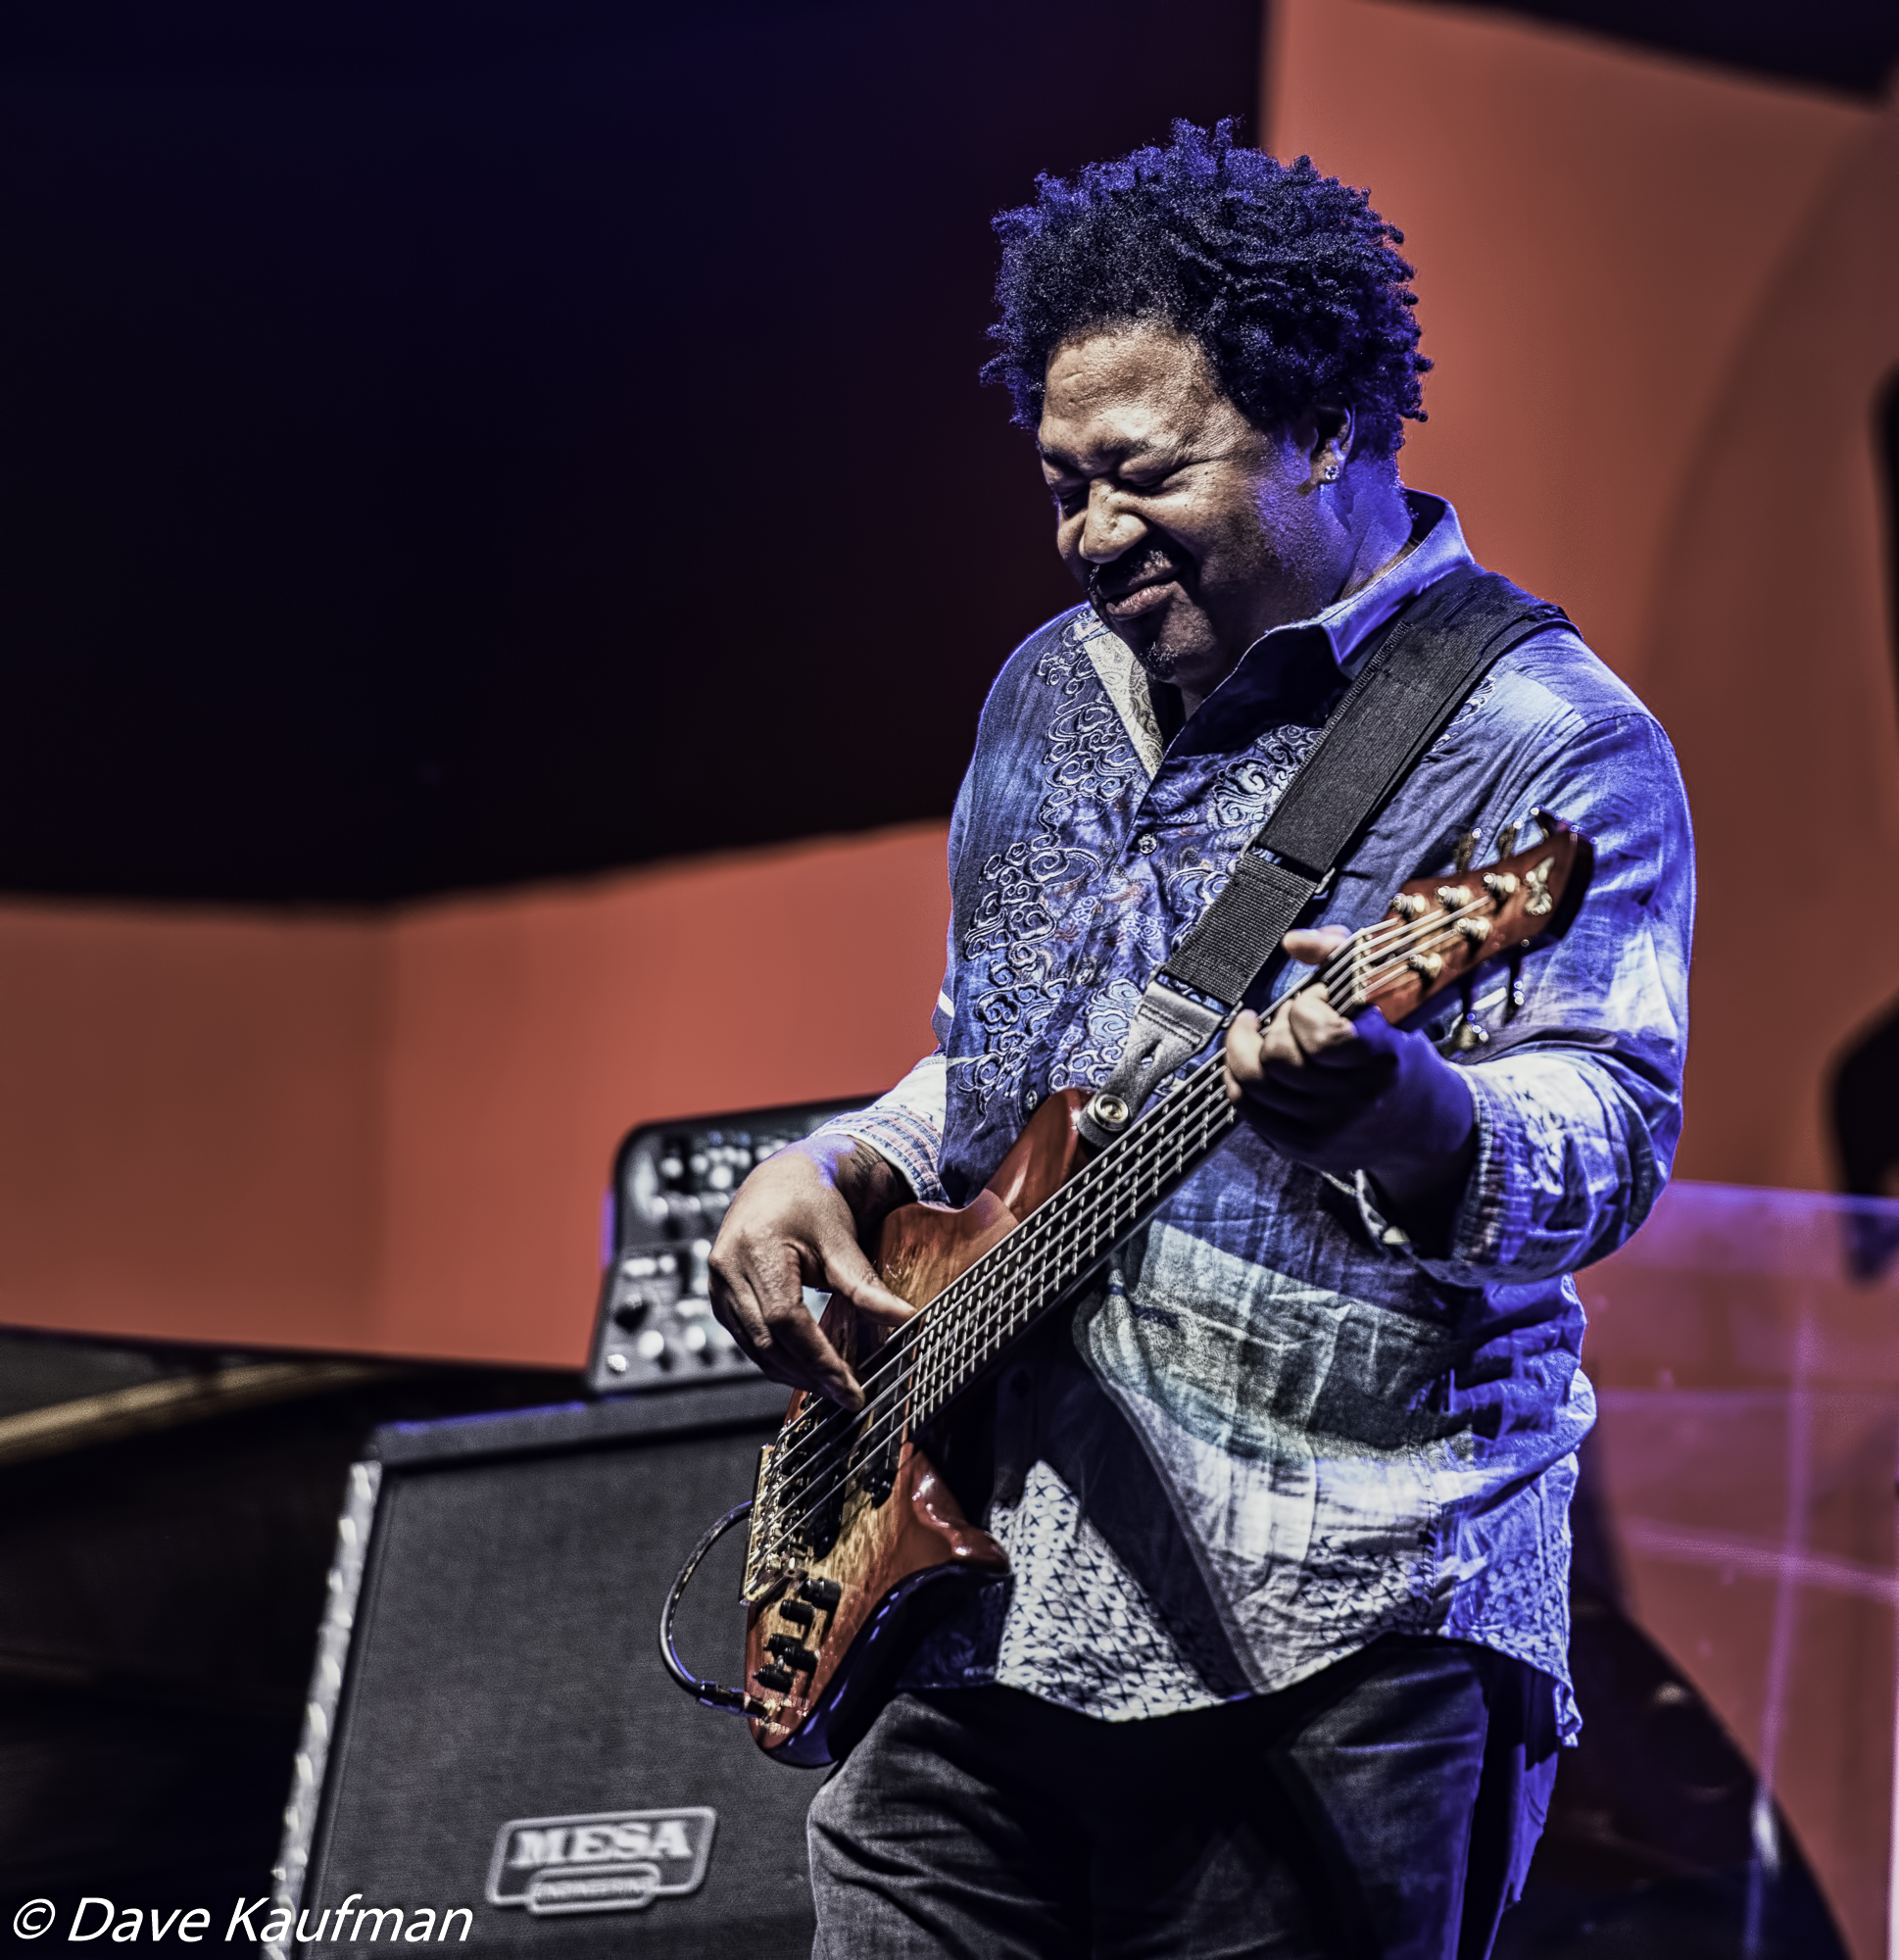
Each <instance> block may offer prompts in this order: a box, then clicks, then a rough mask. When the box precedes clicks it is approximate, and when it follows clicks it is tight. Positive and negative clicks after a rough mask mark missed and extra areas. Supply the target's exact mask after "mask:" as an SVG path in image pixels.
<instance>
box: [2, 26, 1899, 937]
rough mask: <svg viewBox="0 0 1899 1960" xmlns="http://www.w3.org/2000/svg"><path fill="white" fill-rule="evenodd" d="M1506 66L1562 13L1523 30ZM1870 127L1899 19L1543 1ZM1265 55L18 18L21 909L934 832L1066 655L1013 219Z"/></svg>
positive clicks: (349, 898) (1232, 44)
mask: <svg viewBox="0 0 1899 1960" xmlns="http://www.w3.org/2000/svg"><path fill="white" fill-rule="evenodd" d="M1518 11H1525V10H1523V9H1519V10H1518ZM1532 11H1538V12H1542V13H1544V14H1546V15H1548V16H1549V17H1550V18H1552V19H1558V20H1562V21H1565V22H1568V23H1572V24H1581V25H1585V26H1591V27H1593V28H1595V29H1597V30H1599V31H1604V32H1612V33H1617V34H1622V35H1625V36H1630V37H1633V38H1638V39H1642V40H1645V41H1647V42H1649V43H1651V44H1653V45H1658V46H1661V47H1664V48H1669V49H1673V50H1676V51H1680V52H1685V53H1690V54H1695V55H1699V56H1702V57H1705V58H1712V59H1717V60H1720V61H1724V62H1728V63H1730V64H1738V65H1740V66H1742V67H1748V68H1751V69H1753V70H1755V71H1757V72H1762V73H1770V74H1780V75H1784V76H1787V77H1790V78H1797V79H1801V80H1805V81H1810V82H1813V81H1817V82H1820V83H1823V84H1825V85H1827V86H1831V87H1837V88H1848V89H1855V90H1859V91H1862V92H1871V91H1874V90H1875V89H1876V88H1877V87H1878V86H1879V84H1880V81H1881V78H1882V77H1883V75H1884V73H1886V71H1887V70H1888V69H1889V68H1890V66H1891V63H1892V60H1893V57H1894V54H1895V52H1899V8H1896V7H1894V6H1893V5H1891V4H1890V0H1879V4H1876V5H1874V4H1866V0H1829V4H1824V5H1818V6H1816V5H1804V6H1801V7H1798V8H1795V7H1793V6H1791V5H1781V4H1777V5H1773V6H1769V5H1761V4H1742V5H1736V4H1721V0H1705V4H1691V0H1626V3H1625V0H1544V4H1542V5H1541V6H1539V7H1538V8H1536V9H1534V10H1532ZM1259 25H1260V9H1259V7H1258V6H1257V4H1256V3H1255V0H1168V3H1167V4H1161V0H1097V4H1096V5H1094V6H1092V7H1090V8H1089V9H1087V10H1086V12H1085V13H1084V14H1080V15H1078V14H1077V13H1076V12H1075V11H1074V10H1073V9H1072V8H1066V7H1057V6H1054V5H1052V4H1048V0H1012V4H1008V5H999V4H995V3H994V0H978V4H969V5H964V6H960V7H956V8H949V9H940V8H923V7H918V6H915V5H903V4H898V0H882V3H881V4H856V5H845V4H829V5H826V4H815V0H806V4H796V0H784V4H779V5H767V4H761V3H760V4H752V5H745V4H731V3H730V0H725V4H717V5H700V6H696V7H693V8H690V9H687V8H680V9H675V10H661V9H657V8H650V7H639V6H626V5H619V6H613V5H606V4H598V0H539V4H537V5H535V6H533V7H520V6H502V5H499V4H472V0H469V4H459V5H451V4H447V0H375V4H370V3H369V0H335V4H330V5H327V6H324V7H322V8H317V7H315V6H311V5H292V6H289V7H286V8H283V9H276V10H265V9H256V8H253V7H250V6H240V5H237V4H234V0H233V3H232V4H203V0H175V4H156V5H155V4H153V0H24V4H14V5H9V6H6V7H5V8H4V9H0V255H3V257H4V264H5V266H6V268H7V272H8V278H7V294H8V300H7V305H6V306H5V308H4V309H0V595H4V597H3V598H0V890H8V891H13V892H19V893H72V894H83V895H90V896H102V897H104V896H110V897H153V898H166V899H217V900H234V901H253V902H272V903H281V902H300V901H317V902H341V903H351V904H360V903H375V902H380V901H385V900H391V899H396V898H401V897H405V896H410V895H414V894H418V893H425V892H434V891H442V890H451V889H457V888H467V887H473V886H481V885H489V884H495V883H501V882H507V881H511V880H517V879H524V878H532V877H541V876H548V875H557V874H561V873H571V872H580V871H587V870H592V869H597V868H602V867H606V866H611V865H621V864H630V863H635V862H638V861H640V860H642V859H646V858H654V857H657V856H665V855H671V854H676V853H681V852H687V851H695V850H702V849H708V848H717V847H727V846H735V845H744V844H753V843H760V842H765V841H768V840H772V839H778V838H784V837H792V836H799V835H803V834H809V833H814V832H821V831H826V830H834V829H852V828H858V827H863V826H868V825H873V824H879V823H885V822H891V821H896V820H901V819H904V818H911V817H922V816H931V815H939V814H942V813H943V812H945V811H947V809H949V803H950V800H951V798H952V795H953V792H954V787H955V782H956V778H957V776H958V774H959V772H960V770H961V767H962V763H963V760H964V758H965V757H966V755H967V753H968V748H969V744H970V740H971V737H972V734H973V730H974V722H975V714H976V711H977V709H978V707H979V705H980V703H981V699H982V696H983V692H984V689H985V687H986V685H987V683H988V680H989V678H990V676H991V675H992V674H993V672H994V671H995V669H996V667H997V665H998V662H1000V660H1001V658H1002V657H1003V655H1004V654H1005V653H1006V652H1007V650H1008V648H1009V647H1010V646H1011V645H1012V644H1014V642H1015V641H1016V640H1018V639H1019V638H1020V637H1021V636H1022V635H1023V634H1024V633H1025V632H1026V631H1027V630H1028V629H1029V628H1030V627H1032V626H1033V625H1034V624H1035V623H1036V622H1037V621H1038V620H1040V619H1041V618H1043V617H1044V616H1046V615H1047V613H1049V612H1051V611H1052V610H1054V609H1055V608H1057V607H1059V606H1061V605H1063V604H1065V603H1067V601H1068V598H1069V588H1068V587H1067V584H1066V581H1065V578H1064V576H1063V574H1062V573H1061V571H1060V569H1059V567H1058V566H1057V565H1056V564H1055V562H1054V558H1053V554H1052V552H1051V551H1050V549H1049V546H1048V540H1047V523H1046V520H1045V516H1044V512H1043V504H1042V497H1041V491H1040V486H1039V483H1038V480H1037V477H1036V473H1035V469H1034V466H1033V462H1032V459H1031V456H1030V454H1029V452H1028V448H1027V445H1026V442H1025V439H1024V438H1023V437H1022V435H1021V434H1020V433H1019V432H1017V431H1015V430H1013V429H1011V428H1010V427H1009V426H1008V424H1007V421H1006V415H1005V403H1004V400H1003V398H1002V397H1001V396H1000V395H999V393H998V392H997V391H994V390H985V389H983V388H981V387H979V386H978V384H977V382H976V379H975V370H976V368H977V367H978V366H979V364H980V363H981V361H982V359H983V356H984V348H985V343H984V338H983V329H984V326H985V324H986V321H987V319H988V311H989V298H988V293H989V285H990V281H991V278H992V276H993V247H992V241H991V238H990V235H989V230H988V221H989V218H990V215H991V214H992V213H993V212H994V211H995V210H996V209H997V208H998V207H999V206H1002V205H1006V204H1010V203H1016V202H1020V201H1021V200H1022V199H1023V198H1024V197H1025V196H1027V195H1028V193H1029V190H1030V187H1031V183H1032V180H1033V176H1034V173H1035V172H1036V171H1037V170H1039V169H1048V170H1054V171H1064V172H1065V171H1069V170H1072V169H1073V168H1075V167H1076V166H1077V165H1079V164H1081V163H1083V162H1085V161H1087V160H1089V159H1091V158H1095V157H1099V156H1105V155H1110V154H1113V153H1116V152H1119V151H1122V150H1125V149H1127V148H1129V147H1130V146H1132V145H1133V144H1135V143H1137V142H1141V141H1147V140H1152V139H1155V138H1158V137H1161V136H1163V135H1164V133H1165V130H1166V127H1167V123H1168V121H1169V119H1170V118H1171V117H1173V116H1179V115H1184V116H1190V117H1194V118H1197V119H1200V120H1210V119H1212V118H1214V117H1217V116H1220V115H1223V114H1237V115H1240V116H1242V117H1243V118H1246V119H1248V126H1249V127H1250V119H1251V117H1252V113H1253V109H1254V104H1255V99H1256V94H1257V81H1258V73H1259V53H1260V33H1259Z"/></svg>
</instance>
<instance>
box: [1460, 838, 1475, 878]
mask: <svg viewBox="0 0 1899 1960" xmlns="http://www.w3.org/2000/svg"><path fill="white" fill-rule="evenodd" d="M1476 856H1477V832H1476V831H1474V830H1467V831H1465V833H1464V834H1463V836H1462V837H1460V838H1459V839H1458V840H1457V858H1456V864H1457V869H1458V870H1459V871H1468V870H1469V869H1470V868H1471V859H1472V858H1475V857H1476Z"/></svg>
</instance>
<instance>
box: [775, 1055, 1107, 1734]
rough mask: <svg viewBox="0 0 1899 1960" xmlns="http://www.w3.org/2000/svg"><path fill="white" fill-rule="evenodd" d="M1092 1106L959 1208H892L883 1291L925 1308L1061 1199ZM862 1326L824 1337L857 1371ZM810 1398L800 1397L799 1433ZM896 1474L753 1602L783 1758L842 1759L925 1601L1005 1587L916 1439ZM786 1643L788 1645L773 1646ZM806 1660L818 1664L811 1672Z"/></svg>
mask: <svg viewBox="0 0 1899 1960" xmlns="http://www.w3.org/2000/svg"><path fill="white" fill-rule="evenodd" d="M1087 1102H1088V1095H1087V1092H1085V1091H1083V1090H1078V1089H1066V1090H1062V1091H1060V1092H1059V1093H1057V1094H1055V1095H1053V1096H1050V1097H1049V1098H1048V1100H1047V1102H1046V1103H1043V1104H1042V1106H1041V1107H1040V1108H1039V1109H1038V1110H1037V1111H1036V1113H1035V1115H1034V1116H1033V1117H1032V1118H1031V1119H1030V1121H1029V1123H1028V1126H1027V1127H1026V1128H1025V1129H1024V1130H1023V1132H1022V1134H1021V1136H1019V1137H1018V1138H1017V1139H1016V1141H1015V1147H1014V1149H1012V1150H1011V1151H1010V1152H1009V1153H1008V1155H1007V1156H1006V1157H1005V1158H1004V1159H1003V1160H1002V1164H1001V1167H1000V1168H999V1169H998V1171H997V1173H996V1175H995V1176H994V1177H993V1178H991V1179H990V1181H989V1184H988V1185H987V1186H986V1187H985V1189H984V1190H983V1191H981V1192H980V1193H978V1195H977V1196H976V1198H975V1199H974V1200H973V1201H971V1202H970V1203H968V1204H966V1205H964V1206H963V1207H962V1208H961V1209H960V1210H957V1209H955V1208H954V1207H952V1206H949V1205H943V1204H905V1205H903V1206H901V1208H900V1209H898V1210H896V1211H893V1212H892V1213H891V1214H890V1216H889V1218H887V1219H886V1220H885V1222H884V1227H883V1233H882V1236H881V1238H880V1239H879V1241H878V1247H877V1270H878V1273H879V1275H880V1276H881V1277H882V1279H883V1282H884V1284H885V1285H886V1286H887V1287H889V1288H890V1290H891V1291H892V1292H893V1293H894V1294H896V1295H897V1296H898V1297H899V1298H900V1299H907V1300H911V1301H913V1302H914V1303H915V1304H916V1305H918V1306H922V1305H924V1304H926V1303H927V1302H928V1301H930V1300H932V1299H936V1298H937V1296H938V1295H939V1294H941V1293H942V1292H943V1290H944V1288H945V1287H947V1286H948V1285H949V1283H950V1282H951V1281H952V1280H954V1279H956V1278H958V1277H959V1276H960V1275H961V1274H962V1273H964V1272H965V1271H967V1270H968V1268H969V1267H970V1266H972V1265H973V1264H974V1263H975V1262H976V1260H977V1259H979V1258H980V1257H981V1256H982V1255H983V1253H985V1252H986V1251H988V1250H990V1248H991V1247H993V1246H995V1245H997V1244H998V1243H999V1242H1000V1241H1001V1240H1002V1239H1003V1238H1004V1237H1005V1236H1006V1235H1007V1234H1008V1233H1009V1232H1011V1231H1012V1230H1013V1229H1014V1228H1015V1226H1016V1225H1017V1224H1018V1223H1020V1221H1021V1220H1022V1219H1024V1218H1025V1217H1027V1216H1028V1214H1029V1213H1030V1212H1031V1211H1033V1210H1034V1209H1035V1208H1036V1207H1037V1206H1038V1205H1039V1204H1041V1203H1042V1202H1043V1201H1045V1200H1047V1198H1049V1197H1051V1196H1052V1195H1053V1194H1054V1193H1055V1192H1056V1191H1057V1190H1058V1189H1059V1188H1060V1187H1061V1186H1062V1185H1063V1184H1065V1183H1066V1182H1067V1181H1068V1179H1069V1177H1070V1176H1071V1175H1072V1174H1073V1173H1074V1171H1075V1170H1076V1169H1077V1168H1078V1167H1079V1166H1080V1164H1081V1163H1082V1162H1083V1161H1084V1160H1085V1159H1086V1157H1087V1156H1088V1155H1089V1153H1090V1152H1089V1149H1088V1146H1087V1144H1086V1143H1084V1142H1083V1140H1082V1138H1081V1136H1080V1134H1079V1133H1078V1132H1077V1130H1076V1128H1075V1119H1076V1117H1077V1116H1078V1115H1079V1114H1080V1113H1081V1110H1082V1109H1083V1107H1084V1106H1085V1105H1086V1103H1087ZM852 1326H853V1317H852V1315H851V1314H850V1313H848V1312H839V1311H837V1310H835V1309H833V1310H832V1311H830V1312H828V1313H827V1314H826V1316H825V1319H824V1331H825V1333H826V1334H827V1335H828V1336H829V1337H830V1339H831V1340H832V1341H833V1342H834V1343H836V1344H837V1345H838V1346H839V1347H840V1348H841V1349H843V1350H844V1351H845V1352H846V1354H847V1357H848V1358H849V1359H850V1360H851V1362H852V1366H853V1367H858V1366H859V1364H860V1363H861V1362H862V1360H863V1359H864V1358H865V1357H864V1356H863V1355H862V1354H859V1353H852V1352H851V1351H850V1348H849V1345H848V1344H850V1343H851V1341H852ZM805 1399H806V1397H804V1396H803V1394H800V1395H798V1396H795V1397H793V1398H792V1403H791V1406H790V1408H789V1409H787V1410H786V1412H785V1421H786V1425H787V1427H789V1426H791V1425H792V1423H793V1422H794V1421H795V1419H796V1418H797V1416H798V1415H799V1413H800V1412H801V1410H802V1408H803V1404H804V1402H805ZM768 1453H769V1452H767V1454H768ZM761 1467H762V1466H761ZM885 1476H887V1477H888V1480H889V1481H888V1485H887V1487H886V1484H885V1481H884V1476H875V1475H873V1476H872V1477H870V1478H867V1479H864V1480H861V1481H858V1482H854V1483H853V1484H852V1487H851V1488H850V1489H848V1490H847V1491H846V1493H845V1494H844V1496H843V1498H842V1501H841V1503H840V1505H839V1512H840V1515H839V1517H838V1519H837V1524H836V1538H835V1542H834V1543H833V1544H831V1545H830V1547H829V1549H828V1550H826V1551H824V1552H823V1553H821V1554H820V1555H819V1556H818V1557H816V1558H815V1559H813V1560H812V1561H811V1562H810V1564H809V1565H808V1567H807V1568H806V1570H805V1571H804V1573H803V1574H802V1575H800V1576H798V1577H794V1578H786V1579H784V1580H782V1581H779V1582H777V1583H776V1584H775V1585H774V1586H773V1587H772V1589H771V1591H770V1592H769V1593H767V1594H766V1596H764V1597H761V1598H758V1599H755V1600H753V1601H751V1602H750V1603H749V1604H748V1609H747V1623H746V1643H745V1670H746V1678H747V1680H748V1681H755V1680H757V1679H758V1677H759V1676H760V1674H761V1673H762V1674H763V1676H764V1683H765V1685H767V1686H768V1685H769V1684H770V1683H771V1682H772V1681H774V1680H775V1679H777V1677H778V1676H780V1675H787V1674H788V1675H790V1678H791V1685H790V1686H789V1687H788V1688H786V1689H784V1690H782V1691H780V1692H779V1693H776V1694H773V1695H772V1697H771V1698H772V1700H773V1701H774V1702H775V1703H776V1705H775V1707H774V1708H773V1711H772V1713H771V1714H770V1715H768V1716H765V1717H761V1718H755V1719H754V1721H753V1724H752V1733H753V1736H754V1738H755V1740H756V1741H757V1742H758V1744H759V1746H760V1747H761V1748H763V1749H764V1750H765V1752H766V1753H767V1754H768V1755H771V1756H774V1757H776V1758H777V1759H778V1760H779V1761H781V1762H786V1763H794V1764H798V1765H800V1766H803V1767H811V1766H816V1765H820V1764H824V1763H828V1762H832V1761H835V1760H837V1759H838V1758H839V1757H841V1756H842V1755H844V1754H845V1753H846V1751H847V1750H848V1749H849V1748H850V1747H851V1745H852V1743H853V1742H854V1741H855V1740H856V1739H857V1737H858V1736H859V1735H860V1734H861V1733H862V1732H863V1730H864V1729H866V1728H868V1727H869V1725H870V1723H871V1721H872V1720H873V1719H874V1718H875V1716H876V1713H877V1710H878V1709H879V1708H880V1707H882V1705H883V1703H884V1701H885V1700H886V1699H887V1698H888V1697H889V1694H890V1686H891V1683H892V1681H893V1679H894V1678H895V1676H896V1674H897V1672H898V1670H899V1669H900V1668H901V1666H902V1663H903V1661H904V1660H905V1659H906V1658H907V1657H908V1655H909V1653H910V1652H911V1650H912V1649H913V1648H914V1647H915V1645H916V1643H917V1641H918V1639H919V1638H920V1636H921V1634H922V1632H923V1631H924V1627H925V1624H926V1623H927V1621H929V1620H930V1619H933V1618H934V1617H935V1613H934V1610H933V1609H934V1607H935V1606H936V1604H937V1603H938V1602H937V1600H936V1598H934V1597H932V1598H931V1599H929V1600H928V1601H926V1600H925V1599H924V1598H923V1596H922V1595H923V1594H925V1593H933V1592H934V1590H935V1589H936V1588H937V1587H939V1586H941V1585H943V1584H946V1583H948V1584H955V1583H957V1582H959V1581H960V1582H961V1583H963V1584H965V1585H967V1584H970V1583H982V1582H994V1581H996V1580H998V1579H1001V1578H1002V1577H1003V1576H1004V1575H1005V1574H1006V1573H1007V1571H1008V1559H1007V1557H1006V1556H1005V1555H1004V1553H1003V1551H1002V1548H1001V1546H1000V1545H998V1544H997V1543H996V1541H995V1540H994V1539H993V1538H991V1537H990V1535H989V1534H988V1533H987V1532H986V1531H982V1530H979V1529H978V1528H977V1527H976V1526H974V1525H972V1524H970V1523H969V1521H968V1520H967V1519H966V1518H965V1517H964V1516H963V1514H962V1512H961V1510H960V1509H959V1508H958V1507H957V1504H956V1500H955V1498H954V1497H953V1496H951V1495H950V1494H949V1487H948V1486H947V1485H946V1484H945V1483H944V1481H943V1479H942V1477H941V1476H939V1475H938V1473H937V1471H936V1468H935V1466H934V1465H933V1464H932V1463H931V1462H930V1459H929V1457H928V1456H927V1455H926V1454H925V1453H924V1452H923V1450H921V1449H920V1448H918V1447H917V1446H916V1445H915V1444H914V1443H913V1442H912V1441H910V1440H909V1439H908V1438H907V1437H904V1438H903V1439H902V1440H901V1442H899V1443H898V1444H897V1446H896V1447H895V1449H894V1450H893V1452H892V1455H891V1459H890V1461H889V1463H888V1465H887V1467H886V1470H885ZM880 1492H881V1493H882V1494H883V1495H879V1493H880ZM833 1589H835V1596H834V1594H833ZM774 1638H775V1639H776V1640H777V1641H778V1642H779V1644H778V1645H777V1646H776V1647H773V1646H771V1645H770V1644H768V1642H771V1641H773V1640H774ZM806 1660H808V1661H809V1662H810V1663H811V1665H810V1666H809V1668H808V1669H806V1668H804V1667H803V1665H802V1663H803V1662H804V1661H806ZM787 1662H791V1663H798V1664H800V1665H796V1666H787V1665H786V1663H787Z"/></svg>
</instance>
